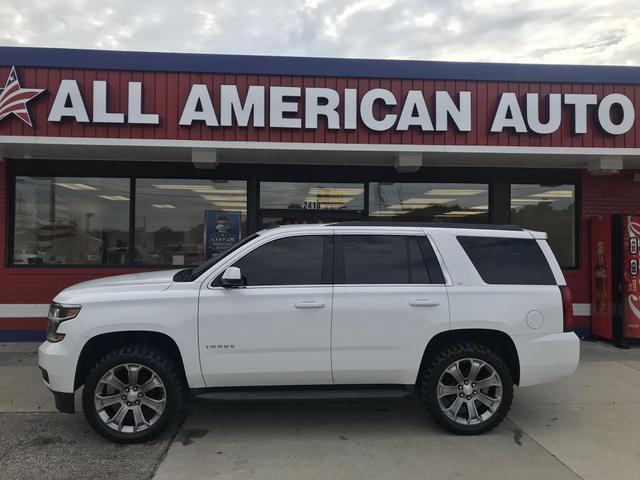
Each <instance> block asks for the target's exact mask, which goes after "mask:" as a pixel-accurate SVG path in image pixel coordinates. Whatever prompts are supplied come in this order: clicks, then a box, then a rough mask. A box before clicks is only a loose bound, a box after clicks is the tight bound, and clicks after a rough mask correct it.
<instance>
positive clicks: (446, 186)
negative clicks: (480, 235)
mask: <svg viewBox="0 0 640 480" xmlns="http://www.w3.org/2000/svg"><path fill="white" fill-rule="evenodd" d="M369 216H370V217H371V218H375V219H376V220H394V221H395V220H397V221H435V222H458V223H459V222H470V223H488V221H489V186H488V185H487V184H479V183H478V184H476V183H378V182H372V183H370V184H369Z"/></svg>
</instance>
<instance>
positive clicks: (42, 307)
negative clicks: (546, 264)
mask: <svg viewBox="0 0 640 480" xmlns="http://www.w3.org/2000/svg"><path fill="white" fill-rule="evenodd" d="M48 312H49V305H48V304H41V303H25V304H20V303H0V318H32V317H46V316H47V313H48ZM573 314H574V315H575V316H576V317H589V316H591V304H590V303H574V304H573Z"/></svg>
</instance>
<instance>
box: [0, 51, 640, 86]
mask: <svg viewBox="0 0 640 480" xmlns="http://www.w3.org/2000/svg"><path fill="white" fill-rule="evenodd" d="M0 60H1V61H0V63H1V64H4V65H15V66H22V67H46V68H71V69H74V68H81V69H95V70H127V71H163V72H198V73H222V74H245V75H294V76H321V77H364V78H394V79H425V78H428V79H430V80H475V81H506V82H552V83H556V82H557V83H606V84H626V85H630V84H631V85H637V84H640V67H632V66H602V65H541V64H525V63H485V62H444V61H422V60H377V59H356V58H325V57H290V56H270V55H224V54H203V53H168V52H131V51H115V50H83V49H68V48H31V47H0Z"/></svg>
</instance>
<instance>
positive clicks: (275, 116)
mask: <svg viewBox="0 0 640 480" xmlns="http://www.w3.org/2000/svg"><path fill="white" fill-rule="evenodd" d="M92 87H93V105H92V117H91V118H90V117H89V114H88V112H87V105H85V102H84V100H83V96H82V94H81V91H80V88H79V86H78V83H77V81H75V80H61V82H60V86H59V88H58V91H57V92H56V95H55V98H54V101H53V104H52V107H51V110H50V112H49V117H48V120H49V121H50V122H60V121H62V120H63V119H66V118H69V119H73V120H75V121H76V122H83V123H86V122H91V121H93V122H99V123H112V124H124V123H129V124H149V125H158V124H159V123H160V115H158V114H156V113H152V112H143V111H142V110H143V108H142V105H143V97H142V96H143V89H142V87H143V86H142V82H128V109H127V112H110V111H108V109H107V96H108V88H109V87H108V84H107V82H106V81H103V80H95V81H93V84H92ZM471 95H472V93H471V92H470V91H459V92H457V94H454V95H451V94H450V93H449V92H447V91H435V92H434V93H433V95H425V93H424V92H423V91H422V90H410V91H408V92H407V93H406V94H405V95H403V96H402V98H398V96H396V95H395V94H394V93H393V92H391V91H390V90H387V89H384V88H374V89H370V90H366V91H364V92H360V91H358V90H357V89H355V88H344V89H342V90H340V91H338V90H336V89H333V88H316V87H306V88H301V87H292V86H270V87H264V86H261V85H251V86H249V87H248V88H247V93H246V95H243V97H244V98H241V95H240V93H239V91H238V88H237V86H236V85H221V86H220V87H219V89H217V90H216V91H215V92H214V91H211V89H210V88H209V87H208V86H207V85H203V84H194V85H191V88H190V91H189V95H188V96H187V98H186V101H185V102H184V105H183V106H182V109H181V115H180V120H179V124H180V125H181V126H185V127H188V126H191V125H194V124H198V123H204V124H205V125H207V126H208V127H212V128H216V127H231V126H238V127H248V126H251V127H257V128H260V127H270V128H287V129H302V128H305V129H316V128H318V119H319V118H324V119H325V121H326V126H327V128H328V129H330V130H355V129H356V128H357V125H358V122H359V121H361V122H362V123H363V124H364V125H365V126H366V127H367V128H369V129H371V130H373V131H377V132H383V131H388V130H395V131H406V130H409V129H410V128H418V129H421V130H422V131H425V132H432V131H435V132H443V131H446V130H447V129H448V128H449V127H453V128H455V129H457V130H458V131H460V132H470V131H472V128H473V122H472V119H473V118H474V115H473V111H472V98H471ZM214 96H217V97H218V99H217V100H218V102H216V103H217V104H218V105H219V109H218V111H216V110H215V108H214V102H213V98H214ZM429 97H430V98H429ZM428 104H430V105H431V107H428ZM378 105H381V106H382V108H380V109H379V108H377V106H378ZM541 107H542V108H541ZM565 109H568V111H569V112H570V117H571V125H572V131H573V133H574V134H585V133H587V131H588V128H589V124H590V123H592V122H591V121H590V116H591V115H593V120H595V121H596V122H597V124H598V125H599V126H600V128H601V129H602V130H603V131H604V132H606V133H607V134H610V135H623V134H625V133H626V132H628V131H629V130H630V129H631V128H633V125H634V122H635V109H634V105H633V102H632V101H631V100H630V99H629V97H627V96H626V95H624V94H621V93H610V94H608V95H603V96H598V95H597V94H595V93H551V94H548V95H545V96H543V97H541V96H540V95H539V94H538V93H527V94H526V95H524V96H523V97H519V96H518V95H517V94H516V93H513V92H502V93H501V94H500V95H499V98H498V101H497V106H496V109H495V111H494V112H493V115H492V120H491V122H489V125H490V126H489V129H490V131H491V132H493V133H499V132H502V131H514V132H516V133H535V134H541V135H546V134H551V133H553V132H555V131H557V130H558V129H559V128H560V126H561V123H562V117H563V111H564V110H565ZM267 113H268V115H267Z"/></svg>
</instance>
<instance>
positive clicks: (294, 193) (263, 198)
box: [260, 182, 364, 210]
mask: <svg viewBox="0 0 640 480" xmlns="http://www.w3.org/2000/svg"><path fill="white" fill-rule="evenodd" d="M260 208H264V209H281V208H286V209H300V210H362V209H364V185H362V184H359V183H300V182H261V183H260Z"/></svg>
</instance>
